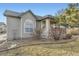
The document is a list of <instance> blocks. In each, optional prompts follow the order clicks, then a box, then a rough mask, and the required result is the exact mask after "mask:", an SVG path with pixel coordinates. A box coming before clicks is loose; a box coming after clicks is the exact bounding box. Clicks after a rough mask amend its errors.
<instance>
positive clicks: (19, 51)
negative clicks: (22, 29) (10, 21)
mask: <svg viewBox="0 0 79 59" xmlns="http://www.w3.org/2000/svg"><path fill="white" fill-rule="evenodd" d="M0 55H5V56H29V55H31V56H64V55H65V56H66V55H68V56H70V55H71V56H72V55H79V40H75V41H72V42H67V43H60V44H40V45H33V46H23V47H19V48H16V49H12V50H8V51H4V52H0Z"/></svg>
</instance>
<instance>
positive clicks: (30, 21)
mask: <svg viewBox="0 0 79 59" xmlns="http://www.w3.org/2000/svg"><path fill="white" fill-rule="evenodd" d="M26 22H29V23H32V20H30V19H26V20H25V22H24V33H32V32H26V30H25V28H26ZM33 31H34V26H33Z"/></svg>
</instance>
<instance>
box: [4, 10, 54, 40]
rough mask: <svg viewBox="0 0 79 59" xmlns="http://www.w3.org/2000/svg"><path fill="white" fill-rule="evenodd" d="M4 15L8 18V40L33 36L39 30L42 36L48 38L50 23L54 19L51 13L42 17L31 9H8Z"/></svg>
mask: <svg viewBox="0 0 79 59" xmlns="http://www.w3.org/2000/svg"><path fill="white" fill-rule="evenodd" d="M4 15H5V16H6V19H7V38H8V40H12V39H26V38H32V37H34V35H37V34H36V31H39V30H40V33H41V34H40V35H41V37H42V38H48V33H49V29H50V23H51V21H53V17H52V16H51V15H46V16H44V17H42V16H38V15H35V14H34V13H33V12H32V11H31V10H28V11H26V12H22V13H19V12H15V11H11V10H6V11H5V12H4ZM41 30H42V31H41Z"/></svg>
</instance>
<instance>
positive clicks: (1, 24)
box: [0, 22, 7, 33]
mask: <svg viewBox="0 0 79 59" xmlns="http://www.w3.org/2000/svg"><path fill="white" fill-rule="evenodd" d="M6 28H7V27H6V24H5V23H4V22H0V33H5V32H6Z"/></svg>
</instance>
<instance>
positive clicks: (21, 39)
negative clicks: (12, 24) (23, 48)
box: [21, 18, 22, 40]
mask: <svg viewBox="0 0 79 59" xmlns="http://www.w3.org/2000/svg"><path fill="white" fill-rule="evenodd" d="M21 40H22V18H21Z"/></svg>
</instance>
